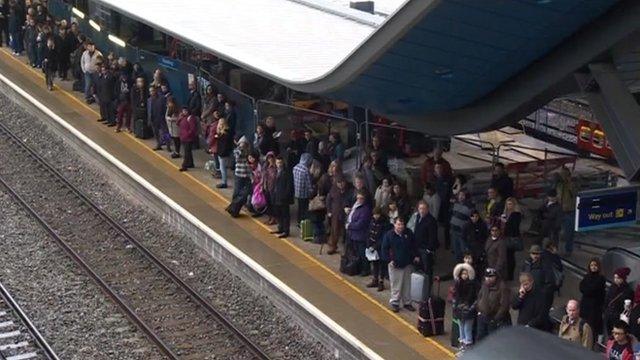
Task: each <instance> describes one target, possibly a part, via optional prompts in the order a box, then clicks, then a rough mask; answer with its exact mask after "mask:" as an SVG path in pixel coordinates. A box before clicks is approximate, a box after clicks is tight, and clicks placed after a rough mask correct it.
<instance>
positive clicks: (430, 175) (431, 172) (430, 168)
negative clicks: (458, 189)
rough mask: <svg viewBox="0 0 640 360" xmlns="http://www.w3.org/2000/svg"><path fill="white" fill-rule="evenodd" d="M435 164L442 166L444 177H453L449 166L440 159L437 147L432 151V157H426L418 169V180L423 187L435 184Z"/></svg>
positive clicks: (443, 159)
mask: <svg viewBox="0 0 640 360" xmlns="http://www.w3.org/2000/svg"><path fill="white" fill-rule="evenodd" d="M437 164H440V165H441V166H442V173H443V174H444V175H445V176H447V177H451V176H452V175H453V172H452V170H451V164H450V163H449V162H448V161H447V160H446V159H445V158H444V157H442V149H441V148H440V147H437V148H436V149H435V150H433V156H429V155H427V157H426V158H425V159H424V162H423V163H422V167H421V168H420V180H421V181H422V186H424V185H425V184H426V183H433V182H435V180H436V175H435V166H436V165H437ZM447 200H448V198H447Z"/></svg>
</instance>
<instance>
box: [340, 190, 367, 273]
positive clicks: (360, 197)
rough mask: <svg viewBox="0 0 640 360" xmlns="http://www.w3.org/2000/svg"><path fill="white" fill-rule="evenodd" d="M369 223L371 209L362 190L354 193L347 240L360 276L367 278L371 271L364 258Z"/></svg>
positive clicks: (348, 219) (348, 218) (348, 220)
mask: <svg viewBox="0 0 640 360" xmlns="http://www.w3.org/2000/svg"><path fill="white" fill-rule="evenodd" d="M370 223H371V207H370V206H369V203H368V202H367V195H366V192H365V190H364V189H362V190H358V192H357V193H356V202H355V203H354V204H353V206H352V207H351V211H349V215H348V216H347V225H346V228H347V238H348V239H349V242H350V243H351V246H352V247H353V248H354V249H355V251H356V255H357V256H358V261H359V262H360V269H361V270H360V276H369V274H371V270H370V268H369V262H368V261H367V258H366V257H365V250H366V248H367V239H368V237H369V224H370Z"/></svg>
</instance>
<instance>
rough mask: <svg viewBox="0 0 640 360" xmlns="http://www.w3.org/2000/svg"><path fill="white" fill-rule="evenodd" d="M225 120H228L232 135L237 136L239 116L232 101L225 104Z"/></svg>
mask: <svg viewBox="0 0 640 360" xmlns="http://www.w3.org/2000/svg"><path fill="white" fill-rule="evenodd" d="M223 113H224V118H225V119H227V123H228V124H229V129H231V133H232V134H234V136H235V134H236V131H237V127H238V114H236V109H235V108H234V106H233V102H232V101H230V100H226V101H225V102H224V112H223Z"/></svg>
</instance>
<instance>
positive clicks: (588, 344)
mask: <svg viewBox="0 0 640 360" xmlns="http://www.w3.org/2000/svg"><path fill="white" fill-rule="evenodd" d="M565 309H566V312H567V315H565V316H563V317H562V321H561V322H560V328H559V330H558V336H559V337H560V338H562V339H565V340H568V341H571V342H574V343H577V344H580V345H582V346H583V347H584V348H586V349H587V350H592V349H593V332H592V331H591V326H589V323H588V322H587V321H586V320H584V319H583V318H581V317H580V303H579V302H578V301H577V300H569V301H568V302H567V307H566V308H565Z"/></svg>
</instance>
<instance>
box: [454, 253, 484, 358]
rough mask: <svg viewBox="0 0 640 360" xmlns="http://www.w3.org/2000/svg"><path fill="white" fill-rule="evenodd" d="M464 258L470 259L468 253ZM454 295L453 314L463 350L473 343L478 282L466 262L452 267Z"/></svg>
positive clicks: (473, 271)
mask: <svg viewBox="0 0 640 360" xmlns="http://www.w3.org/2000/svg"><path fill="white" fill-rule="evenodd" d="M465 260H469V261H472V258H471V256H470V255H468V254H467V255H465ZM453 279H454V281H455V285H454V295H453V316H454V318H455V319H457V320H458V321H459V329H460V336H459V342H460V349H461V350H465V349H467V348H468V347H469V346H471V345H472V344H473V323H474V321H475V314H476V311H475V305H476V300H477V298H478V283H477V282H476V281H475V270H474V269H473V266H471V264H468V263H467V262H463V263H460V264H458V265H456V266H455V268H454V269H453Z"/></svg>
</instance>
